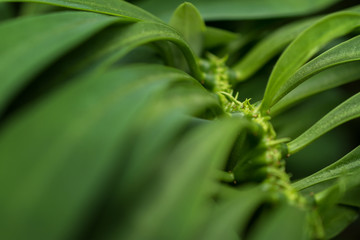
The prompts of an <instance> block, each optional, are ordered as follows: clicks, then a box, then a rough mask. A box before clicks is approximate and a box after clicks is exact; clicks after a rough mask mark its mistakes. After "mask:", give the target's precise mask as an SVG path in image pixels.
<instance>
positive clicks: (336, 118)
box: [288, 93, 360, 154]
mask: <svg viewBox="0 0 360 240" xmlns="http://www.w3.org/2000/svg"><path fill="white" fill-rule="evenodd" d="M358 117H360V93H358V94H355V95H354V96H352V97H351V98H349V99H348V100H346V101H345V102H343V103H342V104H340V105H339V106H337V107H336V108H335V109H333V110H332V111H331V112H329V113H328V114H327V115H325V116H324V117H323V118H322V119H320V120H319V121H318V122H316V123H315V124H314V125H313V126H311V127H310V128H309V129H308V130H307V131H305V132H304V133H303V134H301V135H300V136H299V137H297V138H296V139H294V140H293V141H291V142H290V143H288V148H289V153H291V154H292V153H295V152H297V151H299V150H301V149H302V148H304V147H306V146H307V145H308V144H310V143H311V142H313V141H314V140H316V139H317V138H319V137H320V136H321V135H323V134H325V133H327V132H328V131H330V130H331V129H333V128H335V127H337V126H339V125H341V124H342V123H345V122H347V121H350V120H352V119H354V118H358Z"/></svg>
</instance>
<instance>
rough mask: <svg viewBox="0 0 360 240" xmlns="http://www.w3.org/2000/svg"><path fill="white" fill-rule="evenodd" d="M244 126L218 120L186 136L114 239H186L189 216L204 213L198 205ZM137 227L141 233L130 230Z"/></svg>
mask: <svg viewBox="0 0 360 240" xmlns="http://www.w3.org/2000/svg"><path fill="white" fill-rule="evenodd" d="M246 126H247V125H246V124H245V125H244V123H243V122H242V121H236V120H229V121H218V122H213V123H210V124H207V125H204V126H200V127H198V128H197V129H195V130H193V131H191V132H190V133H188V134H186V135H185V136H184V138H183V139H181V142H180V143H179V144H178V146H177V147H176V148H175V149H174V151H173V153H172V154H171V155H170V156H169V159H171V162H169V163H168V166H166V167H165V169H164V170H163V171H161V172H160V173H159V175H160V177H161V180H160V181H161V183H162V184H161V187H158V186H157V187H156V189H155V188H153V189H154V191H153V192H151V194H150V195H151V196H150V197H148V198H147V199H146V201H142V204H139V205H138V206H137V209H136V212H133V213H132V216H131V218H130V219H128V223H127V224H125V225H126V226H124V223H122V226H121V225H120V226H118V228H119V227H120V229H118V230H117V232H118V234H119V235H117V238H122V239H124V238H125V239H143V238H146V239H168V238H172V237H174V236H176V237H175V238H177V239H188V238H187V237H186V236H187V234H191V232H190V233H189V232H188V230H189V229H191V227H190V226H191V225H190V226H189V225H188V224H189V222H191V221H192V216H197V214H198V213H197V211H202V210H203V209H202V207H201V206H204V204H205V205H207V199H208V196H209V195H208V194H209V193H211V188H213V187H212V185H213V183H212V181H211V177H212V176H213V171H214V170H215V169H216V168H218V167H220V166H221V165H223V164H224V161H225V160H226V157H227V155H228V154H229V151H230V149H231V145H232V143H233V141H234V140H235V139H236V137H237V133H238V131H240V130H241V129H242V128H244V127H246ZM219 139H222V141H218V140H219ZM209 149H212V151H209ZM209 191H210V192H209ZM194 211H195V212H194ZM145 216H147V217H145ZM153 216H156V218H154V217H153ZM165 223H166V226H165V227H164V224H165ZM130 226H131V228H130ZM139 226H141V229H142V231H131V229H133V228H138V227H139ZM124 234H125V235H124ZM114 238H115V237H114Z"/></svg>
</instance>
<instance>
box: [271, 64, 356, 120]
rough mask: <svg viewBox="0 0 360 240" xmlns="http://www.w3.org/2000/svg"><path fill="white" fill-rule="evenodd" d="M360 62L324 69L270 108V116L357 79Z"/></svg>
mask: <svg viewBox="0 0 360 240" xmlns="http://www.w3.org/2000/svg"><path fill="white" fill-rule="evenodd" d="M359 76H360V62H357V61H356V62H352V63H345V64H341V65H339V66H335V67H331V68H329V69H326V70H324V71H322V72H320V73H318V74H316V75H314V76H312V77H311V78H310V79H309V80H307V81H306V82H304V83H302V84H300V85H299V86H298V87H297V88H295V89H294V90H293V91H291V92H290V93H288V94H287V95H286V96H285V97H284V98H282V99H281V100H280V101H279V102H278V103H276V104H275V105H274V107H273V108H271V115H272V116H274V115H277V114H279V113H281V112H282V111H284V110H286V109H288V108H289V107H291V106H293V105H295V104H297V103H298V102H300V101H302V100H304V99H306V98H308V97H310V96H312V95H315V94H317V93H320V92H323V91H326V90H328V89H331V88H335V87H338V86H341V85H343V84H346V83H349V82H353V81H356V80H358V79H359Z"/></svg>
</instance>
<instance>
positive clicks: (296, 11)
mask: <svg viewBox="0 0 360 240" xmlns="http://www.w3.org/2000/svg"><path fill="white" fill-rule="evenodd" d="M338 1H339V0H314V1H309V0H303V1H298V0H275V1H267V0H257V1H253V0H242V1H236V0H223V1H207V0H190V1H189V2H191V3H192V4H194V5H195V6H196V7H197V8H198V9H199V11H200V13H201V15H202V16H203V17H204V19H205V20H235V19H236V20H239V19H266V18H278V17H289V16H299V15H305V14H310V13H313V12H316V11H319V10H321V9H324V8H326V7H328V6H330V5H332V4H334V3H336V2H338ZM181 3H183V1H181V0H173V1H162V0H142V1H140V2H139V6H140V7H143V8H144V9H146V10H148V11H150V12H152V13H153V14H155V15H156V16H159V17H160V18H162V19H164V20H166V21H167V20H169V19H170V17H171V13H172V11H173V10H174V9H175V8H176V7H177V6H178V5H179V4H181Z"/></svg>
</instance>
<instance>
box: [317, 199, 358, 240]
mask: <svg viewBox="0 0 360 240" xmlns="http://www.w3.org/2000/svg"><path fill="white" fill-rule="evenodd" d="M357 217H358V213H357V211H356V210H354V209H352V208H348V207H344V206H336V207H334V208H331V209H328V210H327V211H326V212H325V213H324V214H323V215H322V220H323V226H324V230H325V236H326V239H331V238H333V237H335V236H336V235H338V234H339V233H340V232H342V231H343V230H344V229H345V228H346V227H347V226H348V225H349V224H350V223H352V222H354V221H355V220H356V218H357Z"/></svg>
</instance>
